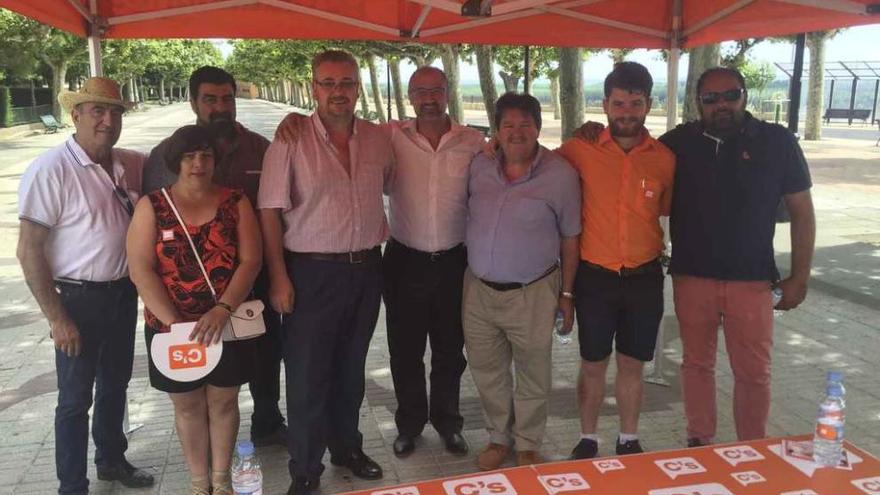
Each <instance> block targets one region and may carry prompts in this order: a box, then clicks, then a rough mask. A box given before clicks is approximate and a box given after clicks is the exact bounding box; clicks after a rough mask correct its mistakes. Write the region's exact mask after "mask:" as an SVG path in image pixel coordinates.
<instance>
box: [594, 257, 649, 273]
mask: <svg viewBox="0 0 880 495" xmlns="http://www.w3.org/2000/svg"><path fill="white" fill-rule="evenodd" d="M581 263H583V264H585V265H587V266H588V267H590V268H592V269H594V270H598V271H600V272H604V273H609V274H613V275H617V276H618V277H631V276H633V275H641V274H643V273H649V272H652V271H654V270H660V271H661V272H662V271H663V266H662V265H661V264H660V258H657V259H654V260H651V261H649V262H647V263H645V264H643V265H639V266H635V267H632V268H627V267H625V266H624V267H621V269H620V270H609V269H608V268H605V267H604V266H602V265H597V264H595V263H590V262H589V261H587V260H581Z"/></svg>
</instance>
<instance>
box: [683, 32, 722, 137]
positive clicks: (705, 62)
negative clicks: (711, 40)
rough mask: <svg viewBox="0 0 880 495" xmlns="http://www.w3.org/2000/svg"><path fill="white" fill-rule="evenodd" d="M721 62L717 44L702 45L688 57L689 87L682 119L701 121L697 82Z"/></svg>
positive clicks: (686, 90)
mask: <svg viewBox="0 0 880 495" xmlns="http://www.w3.org/2000/svg"><path fill="white" fill-rule="evenodd" d="M720 62H721V51H720V45H718V44H717V43H715V44H709V45H702V46H698V47H696V48H692V49H691V50H690V53H689V55H688V75H687V86H685V90H684V105H683V106H682V112H681V113H682V119H683V121H684V122H690V121H693V120H699V119H700V109H699V108H697V80H698V79H699V78H700V75H701V74H702V73H703V72H705V71H706V69H710V68H712V67H716V66H718V64H719V63H720Z"/></svg>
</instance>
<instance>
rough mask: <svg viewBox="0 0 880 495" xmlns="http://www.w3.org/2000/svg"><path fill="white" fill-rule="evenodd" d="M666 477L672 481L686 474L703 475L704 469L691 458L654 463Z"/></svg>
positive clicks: (677, 458) (678, 458)
mask: <svg viewBox="0 0 880 495" xmlns="http://www.w3.org/2000/svg"><path fill="white" fill-rule="evenodd" d="M654 464H656V465H657V467H659V468H660V469H661V470H662V471H663V472H664V473H666V476H669V477H670V478H672V479H675V478H678V477H679V476H684V475H686V474H695V473H705V472H706V468H704V467H703V465H702V464H700V463H699V462H697V460H696V459H694V458H693V457H676V458H675V459H663V460H661V461H654Z"/></svg>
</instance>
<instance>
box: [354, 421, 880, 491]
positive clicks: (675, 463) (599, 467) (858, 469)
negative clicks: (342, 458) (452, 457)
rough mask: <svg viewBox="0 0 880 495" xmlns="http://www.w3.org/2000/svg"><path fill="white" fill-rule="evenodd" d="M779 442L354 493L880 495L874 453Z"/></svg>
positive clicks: (553, 465) (879, 468) (879, 470)
mask: <svg viewBox="0 0 880 495" xmlns="http://www.w3.org/2000/svg"><path fill="white" fill-rule="evenodd" d="M788 439H789V440H807V439H809V437H807V436H800V437H790V438H788ZM782 440H783V439H781V438H770V439H764V440H756V441H751V442H738V443H731V444H723V445H711V446H707V447H699V448H690V449H682V450H667V451H662V452H647V453H644V454H639V455H630V456H626V457H604V458H599V459H590V460H585V461H567V462H556V463H550V464H541V465H536V466H527V467H517V468H510V469H501V470H498V471H491V472H487V473H474V474H469V475H463V476H456V477H452V478H446V479H436V480H430V481H423V482H418V483H408V484H405V485H400V486H393V487H388V488H381V489H376V488H373V489H369V490H363V491H358V492H351V493H350V494H349V495H557V494H563V495H598V494H615V495H618V494H619V495H850V494H851V495H864V494H869V495H873V494H877V495H880V460H878V459H877V458H875V457H874V456H872V455H871V454H868V453H867V452H865V451H863V450H860V449H858V448H857V447H855V446H853V445H852V444H850V443H848V442H847V443H846V444H845V448H846V450H847V455H848V458H849V460H850V462H851V468H852V469H840V468H819V469H817V467H816V465H815V464H813V463H812V462H810V461H802V460H797V459H794V458H792V457H789V456H783V455H782Z"/></svg>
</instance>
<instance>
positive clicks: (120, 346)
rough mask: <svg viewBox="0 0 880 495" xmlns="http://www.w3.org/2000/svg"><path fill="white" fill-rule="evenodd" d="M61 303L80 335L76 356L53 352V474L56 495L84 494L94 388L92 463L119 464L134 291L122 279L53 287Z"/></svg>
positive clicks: (134, 322)
mask: <svg viewBox="0 0 880 495" xmlns="http://www.w3.org/2000/svg"><path fill="white" fill-rule="evenodd" d="M57 287H58V290H59V293H60V296H61V303H62V305H63V306H64V309H65V310H66V311H67V314H68V315H69V316H70V318H71V320H73V322H74V323H75V324H76V326H77V328H78V329H79V333H80V340H81V347H82V351H81V353H80V355H79V356H76V357H70V356H67V355H66V354H64V353H63V352H61V351H59V350H57V349H56V350H55V371H56V374H57V377H58V406H57V407H56V408H55V469H56V472H57V475H58V480H59V481H60V486H59V488H58V493H59V494H77V495H79V494H86V493H88V490H89V480H88V478H87V477H86V471H87V466H86V461H87V456H88V446H89V408H90V407H91V406H92V388H93V387H94V389H95V395H94V401H95V410H94V418H93V421H92V438H93V439H94V441H95V464H96V465H97V466H98V467H112V466H115V465H117V464H119V463H121V462H123V461H124V459H125V457H124V454H125V450H126V449H127V448H128V441H127V440H126V438H125V432H124V431H123V430H122V421H123V416H124V415H125V401H126V396H125V392H126V389H127V388H128V381H129V380H130V379H131V368H132V360H133V358H134V331H135V326H136V325H137V291H136V290H135V288H134V285H132V283H131V282H130V281H129V280H128V279H124V280H121V281H117V282H114V283H112V285H107V286H90V285H87V286H81V285H75V284H68V283H58V284H57Z"/></svg>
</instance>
